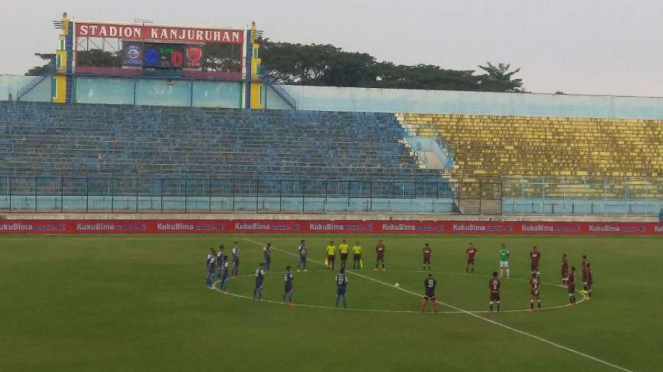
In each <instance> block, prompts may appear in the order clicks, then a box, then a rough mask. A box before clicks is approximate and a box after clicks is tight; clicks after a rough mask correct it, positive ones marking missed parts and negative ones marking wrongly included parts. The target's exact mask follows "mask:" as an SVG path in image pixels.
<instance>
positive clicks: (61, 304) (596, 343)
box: [0, 234, 663, 372]
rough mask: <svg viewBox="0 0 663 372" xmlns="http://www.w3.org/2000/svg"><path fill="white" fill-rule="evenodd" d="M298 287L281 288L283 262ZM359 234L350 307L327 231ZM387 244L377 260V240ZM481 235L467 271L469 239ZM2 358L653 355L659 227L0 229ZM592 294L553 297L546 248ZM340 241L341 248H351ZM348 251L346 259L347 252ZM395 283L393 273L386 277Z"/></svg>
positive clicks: (515, 363) (350, 362)
mask: <svg viewBox="0 0 663 372" xmlns="http://www.w3.org/2000/svg"><path fill="white" fill-rule="evenodd" d="M302 238H305V239H306V241H307V245H308V248H309V255H308V257H309V262H308V267H307V271H306V272H297V271H295V272H294V303H295V306H293V307H289V306H284V305H283V304H282V299H283V287H284V285H283V271H284V269H285V266H286V265H290V266H292V267H293V269H295V268H296V266H297V245H298V244H299V240H300V239H302ZM343 238H346V239H347V240H348V243H349V244H350V246H351V247H352V245H354V242H355V241H357V240H358V241H360V242H361V245H362V246H363V248H364V259H363V262H364V267H363V269H362V270H352V269H350V270H349V273H348V279H349V283H348V309H347V310H343V309H336V308H335V307H334V299H335V294H336V286H335V282H334V277H335V274H336V273H338V268H339V266H340V262H339V260H338V258H337V261H336V266H337V267H336V269H337V270H336V272H335V273H332V272H330V271H328V270H325V267H324V265H323V264H322V261H323V260H324V248H325V246H326V245H327V243H328V242H329V240H330V239H333V240H334V241H335V243H336V245H337V246H338V244H339V243H340V241H341V239H343ZM378 239H383V240H384V243H385V245H386V260H385V263H386V271H384V272H383V271H374V270H373V269H374V265H375V255H374V247H375V245H376V244H377V241H378ZM234 241H238V242H239V243H240V245H241V258H242V259H241V265H240V269H239V275H238V276H237V277H236V278H233V279H232V280H230V282H229V284H228V290H229V293H228V294H224V293H222V292H221V291H219V290H218V283H216V287H215V289H209V288H207V287H206V285H205V272H206V269H205V257H206V254H207V250H208V249H209V248H210V247H214V248H216V249H218V246H219V244H224V245H225V247H226V254H228V255H230V248H231V247H232V244H233V242H234ZM267 242H271V243H272V245H273V247H274V249H273V252H272V263H271V271H270V272H268V274H267V275H266V277H265V285H264V293H265V299H264V300H263V301H254V300H252V299H251V297H252V294H253V288H254V281H255V280H254V271H255V269H256V267H257V266H258V264H259V263H260V262H261V261H262V258H263V254H262V245H263V244H264V243H267ZM469 242H472V243H473V244H474V245H475V246H476V247H477V248H478V250H479V252H478V256H477V267H476V270H475V273H474V274H473V275H466V274H465V261H466V259H465V249H466V247H467V245H468V243H469ZM424 243H430V245H431V247H432V249H433V254H432V273H433V275H434V277H435V278H436V279H437V290H436V292H437V300H438V302H439V304H438V313H437V314H434V313H432V308H431V307H430V304H429V307H428V309H427V312H426V313H425V314H422V313H421V312H420V308H421V302H422V296H423V294H424V278H425V276H426V274H427V273H424V272H422V265H421V264H422V262H421V261H422V248H423V246H424ZM502 243H505V244H506V245H507V247H508V248H509V249H510V251H511V259H510V266H511V278H510V279H508V280H507V279H503V280H502V309H501V310H502V311H501V312H499V313H490V312H488V299H489V298H488V280H489V276H490V274H491V273H492V272H493V271H498V270H499V256H498V250H499V246H500V244H502ZM533 245H536V246H538V248H539V250H540V251H541V255H542V258H541V279H542V282H543V283H544V285H543V286H542V306H543V309H542V310H540V311H533V312H531V311H527V310H528V309H529V300H530V291H529V284H528V282H527V280H528V278H529V276H530V271H529V251H530V250H531V248H532V246H533ZM0 247H1V249H0V254H1V258H0V319H1V323H0V324H1V326H0V371H49V372H54V371H68V372H69V371H159V372H164V371H211V370H231V371H258V370H264V371H275V372H276V371H343V370H349V371H408V370H417V371H418V370H430V371H494V370H504V371H509V372H515V371H563V370H566V371H661V370H663V353H662V352H661V350H663V318H662V317H661V309H662V308H663V281H661V279H660V277H661V275H660V273H659V272H658V270H660V269H661V267H662V265H663V241H662V240H661V238H660V237H615V236H601V237H597V236H594V237H570V236H568V237H567V236H563V237H559V236H472V235H464V236H459V235H453V236H452V235H435V236H426V235H383V236H377V235H345V236H344V235H340V234H337V235H332V236H328V235H310V236H304V237H302V236H297V235H253V234H252V235H168V236H166V235H141V236H129V235H94V236H93V235H89V236H83V235H80V236H2V237H0ZM562 253H567V254H568V256H569V263H570V265H572V266H575V267H576V268H577V269H578V271H577V289H578V290H580V289H582V283H581V282H582V279H581V268H580V262H581V257H582V255H583V254H586V255H588V258H589V261H590V262H591V264H592V269H593V272H594V278H595V281H594V288H593V298H592V299H591V300H586V299H584V297H583V296H582V295H581V294H578V304H577V305H576V306H573V307H569V306H566V304H567V303H568V297H567V293H566V288H563V287H561V286H560V284H561V278H560V258H561V255H562ZM350 257H351V255H350ZM348 263H349V266H350V267H351V266H352V261H351V259H350V260H349V261H348ZM396 283H398V284H399V286H398V287H396V286H395V284H396Z"/></svg>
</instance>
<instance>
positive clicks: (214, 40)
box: [74, 22, 244, 44]
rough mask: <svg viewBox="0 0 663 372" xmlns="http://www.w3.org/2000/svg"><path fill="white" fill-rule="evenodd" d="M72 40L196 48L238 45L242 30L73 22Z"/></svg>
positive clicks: (240, 40)
mask: <svg viewBox="0 0 663 372" xmlns="http://www.w3.org/2000/svg"><path fill="white" fill-rule="evenodd" d="M74 30H75V34H74V35H75V36H76V37H98V38H109V39H122V40H145V41H159V42H179V43H198V44H242V43H243V42H244V31H243V30H232V29H214V28H200V27H171V26H155V25H132V24H111V23H99V22H93V23H90V22H76V23H75V26H74Z"/></svg>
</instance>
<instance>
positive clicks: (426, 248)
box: [421, 243, 433, 271]
mask: <svg viewBox="0 0 663 372" xmlns="http://www.w3.org/2000/svg"><path fill="white" fill-rule="evenodd" d="M423 252H424V266H423V268H422V269H421V270H422V271H426V266H428V271H430V255H431V253H433V250H432V249H431V248H430V246H429V245H428V243H426V244H425V245H424V249H423Z"/></svg>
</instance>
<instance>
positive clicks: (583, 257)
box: [582, 255, 589, 291]
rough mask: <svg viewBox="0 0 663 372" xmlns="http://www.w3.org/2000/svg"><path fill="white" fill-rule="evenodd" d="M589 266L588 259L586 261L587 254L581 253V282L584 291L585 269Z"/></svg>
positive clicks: (585, 281) (585, 288)
mask: <svg viewBox="0 0 663 372" xmlns="http://www.w3.org/2000/svg"><path fill="white" fill-rule="evenodd" d="M588 268H589V261H587V255H582V283H583V289H584V290H585V291H586V290H587V287H585V283H587V269H588Z"/></svg>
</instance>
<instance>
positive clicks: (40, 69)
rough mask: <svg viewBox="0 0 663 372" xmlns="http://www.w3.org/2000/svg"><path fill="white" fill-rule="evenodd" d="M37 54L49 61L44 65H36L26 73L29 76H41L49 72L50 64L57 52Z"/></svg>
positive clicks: (36, 54)
mask: <svg viewBox="0 0 663 372" xmlns="http://www.w3.org/2000/svg"><path fill="white" fill-rule="evenodd" d="M35 56H37V57H39V58H41V59H42V60H44V61H47V62H46V63H45V64H43V65H39V66H34V67H33V68H31V69H29V70H28V72H26V73H25V75H27V76H39V75H44V74H46V73H47V72H48V69H49V64H50V63H51V61H53V60H54V59H55V54H53V53H35Z"/></svg>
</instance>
